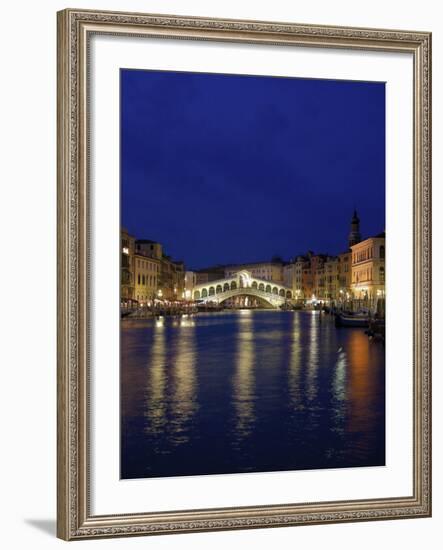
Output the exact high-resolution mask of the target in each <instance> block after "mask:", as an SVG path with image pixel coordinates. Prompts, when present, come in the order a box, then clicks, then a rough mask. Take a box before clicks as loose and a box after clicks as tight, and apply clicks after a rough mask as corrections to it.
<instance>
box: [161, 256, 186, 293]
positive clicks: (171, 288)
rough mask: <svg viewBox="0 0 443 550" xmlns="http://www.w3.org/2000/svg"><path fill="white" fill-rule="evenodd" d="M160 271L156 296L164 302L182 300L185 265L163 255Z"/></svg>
mask: <svg viewBox="0 0 443 550" xmlns="http://www.w3.org/2000/svg"><path fill="white" fill-rule="evenodd" d="M160 262H161V270H160V281H159V288H158V296H159V297H160V298H162V299H164V300H169V301H177V300H183V295H184V292H185V265H184V263H183V262H176V261H174V260H172V259H171V258H170V257H169V256H165V255H163V257H162V259H161V260H160Z"/></svg>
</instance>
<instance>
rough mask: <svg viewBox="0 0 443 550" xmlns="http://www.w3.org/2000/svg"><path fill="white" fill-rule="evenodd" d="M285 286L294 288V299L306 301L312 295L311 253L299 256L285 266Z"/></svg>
mask: <svg viewBox="0 0 443 550" xmlns="http://www.w3.org/2000/svg"><path fill="white" fill-rule="evenodd" d="M283 280H284V284H285V286H287V287H289V288H291V289H292V294H293V296H294V299H295V300H297V301H304V300H308V299H310V298H311V295H312V276H311V265H310V255H308V256H297V258H295V259H294V260H293V261H291V262H290V263H288V264H287V265H285V266H284V268H283Z"/></svg>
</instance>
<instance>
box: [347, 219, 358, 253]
mask: <svg viewBox="0 0 443 550" xmlns="http://www.w3.org/2000/svg"><path fill="white" fill-rule="evenodd" d="M348 240H349V248H351V246H353V245H354V244H357V243H359V242H360V241H361V235H360V219H359V217H358V215H357V210H354V215H353V216H352V220H351V232H350V233H349V237H348Z"/></svg>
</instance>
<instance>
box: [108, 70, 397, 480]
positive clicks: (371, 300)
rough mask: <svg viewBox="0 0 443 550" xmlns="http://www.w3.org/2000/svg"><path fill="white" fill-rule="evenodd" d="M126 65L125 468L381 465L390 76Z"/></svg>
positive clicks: (203, 471) (126, 475)
mask: <svg viewBox="0 0 443 550" xmlns="http://www.w3.org/2000/svg"><path fill="white" fill-rule="evenodd" d="M119 79H120V159H119V160H120V242H119V246H120V248H121V250H120V251H119V261H120V265H119V266H118V265H115V269H116V270H117V269H119V270H120V271H119V274H120V275H119V276H120V300H119V302H120V479H122V480H124V479H139V478H160V477H176V476H200V475H216V474H244V473H259V472H283V471H295V470H317V469H328V468H329V469H336V468H370V467H380V466H385V465H386V442H385V436H386V407H385V401H386V397H385V378H386V367H385V312H386V299H388V304H389V298H387V297H386V293H385V281H386V277H389V274H386V272H385V257H386V234H385V230H386V223H385V216H386V211H385V203H386V174H385V172H386V84H385V82H377V81H357V80H355V81H354V80H340V79H336V80H333V79H320V78H319V79H316V78H294V77H278V76H265V75H254V74H220V73H217V74H215V73H205V72H185V71H182V72H179V71H168V70H141V69H131V68H120V71H119ZM388 253H389V252H388ZM388 307H389V306H388Z"/></svg>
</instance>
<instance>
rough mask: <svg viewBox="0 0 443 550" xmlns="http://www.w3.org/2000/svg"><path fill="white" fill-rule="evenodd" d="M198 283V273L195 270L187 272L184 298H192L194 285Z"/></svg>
mask: <svg viewBox="0 0 443 550" xmlns="http://www.w3.org/2000/svg"><path fill="white" fill-rule="evenodd" d="M196 285H197V273H195V271H186V272H185V292H184V296H183V298H184V299H185V300H192V296H193V290H194V287H195V286H196Z"/></svg>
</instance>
